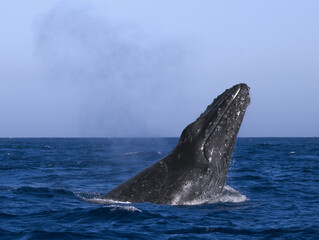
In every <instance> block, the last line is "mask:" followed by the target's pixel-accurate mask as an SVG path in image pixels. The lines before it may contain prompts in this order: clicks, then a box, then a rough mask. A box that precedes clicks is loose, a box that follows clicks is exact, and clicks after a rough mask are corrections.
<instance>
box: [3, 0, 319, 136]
mask: <svg viewBox="0 0 319 240" xmlns="http://www.w3.org/2000/svg"><path fill="white" fill-rule="evenodd" d="M318 11H319V2H318V1H316V0H313V1H294V0H285V1H280V0H267V1H266V0H265V1H256V0H251V1H235V0H234V1H211V0H210V1H209V0H206V1H186V0H184V1H182V0H176V1H169V0H162V1H155V0H134V1H132V0H131V1H129V0H116V1H105V0H104V1H102V0H100V1H97V0H91V1H88V0H87V1H85V0H81V1H80V0H70V1H57V0H46V1H43V0H30V1H22V0H20V1H17V0H11V1H2V2H1V3H0V23H1V26H0V112H1V117H0V137H112V136H123V137H127V136H160V137H162V136H179V135H180V133H181V131H182V129H183V128H184V127H185V126H186V125H187V124H189V123H190V122H192V121H194V120H195V119H196V118H197V117H198V115H199V114H200V113H201V112H202V111H204V110H205V108H206V106H207V105H208V104H210V103H211V101H212V100H213V99H214V98H215V97H216V96H217V95H218V94H220V93H221V92H223V91H224V90H225V89H226V88H229V87H231V86H232V85H234V84H236V83H240V82H245V83H247V84H248V85H249V86H250V87H251V97H252V102H251V105H250V106H249V107H248V110H247V113H246V116H245V119H244V122H243V125H242V128H241V130H240V136H242V137H245V136H248V137H250V136H253V137H268V136H275V137H281V136H288V137H293V136H296V137H306V136H319V127H318V123H319V107H318V104H319V96H318V92H319V44H318V43H319V14H318Z"/></svg>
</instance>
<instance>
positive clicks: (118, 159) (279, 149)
mask: <svg viewBox="0 0 319 240" xmlns="http://www.w3.org/2000/svg"><path fill="white" fill-rule="evenodd" d="M177 140H178V139H177V138H157V139H143V138H142V139H0V239H24V240H25V239H319V193H318V192H319V138H241V139H238V140H237V144H236V147H235V150H234V153H233V157H232V161H231V167H230V170H229V173H228V180H227V185H229V186H230V187H232V188H234V189H236V190H237V191H239V192H240V194H239V193H237V194H234V195H231V194H230V195H228V196H225V197H224V198H222V199H220V201H218V202H216V203H212V204H206V205H191V206H165V205H156V204H148V203H143V204H119V203H113V204H99V201H98V199H99V198H100V197H101V195H103V194H104V193H106V192H107V191H108V190H110V189H112V188H113V187H115V186H116V185H118V184H119V183H121V182H123V181H124V180H126V179H127V178H128V177H130V176H132V175H133V174H135V173H136V172H138V171H140V170H142V169H144V168H145V167H147V166H149V165H150V164H151V163H153V162H154V161H156V160H158V159H160V158H162V157H164V156H165V155H166V154H167V153H168V152H169V151H170V150H171V149H172V148H173V147H174V146H175V144H176V143H177Z"/></svg>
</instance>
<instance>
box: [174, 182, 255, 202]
mask: <svg viewBox="0 0 319 240" xmlns="http://www.w3.org/2000/svg"><path fill="white" fill-rule="evenodd" d="M248 200H249V199H248V198H247V197H246V196H245V195H243V194H241V193H240V192H238V191H237V190H235V189H233V188H232V187H230V186H228V185H225V186H224V189H223V191H222V193H221V194H220V195H217V196H216V195H214V196H210V195H209V194H207V195H203V196H200V197H198V198H197V199H194V200H191V201H187V202H184V203H179V204H178V205H202V204H213V203H240V202H245V201H248ZM172 205H176V204H174V203H173V204H172Z"/></svg>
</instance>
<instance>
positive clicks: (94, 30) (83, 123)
mask: <svg viewBox="0 0 319 240" xmlns="http://www.w3.org/2000/svg"><path fill="white" fill-rule="evenodd" d="M36 51H37V56H38V59H39V60H41V62H42V64H43V65H44V66H45V68H46V69H47V75H48V79H49V81H50V83H51V84H53V85H56V84H57V85H59V86H60V87H61V88H66V89H74V88H75V89H77V91H79V92H80V94H82V96H83V97H82V100H83V102H82V103H81V106H82V107H81V112H80V116H79V118H80V129H81V134H83V135H89V136H90V135H92V133H93V135H94V136H113V137H132V136H154V135H155V136H170V135H171V134H172V132H176V128H177V129H178V128H179V127H176V124H177V121H176V123H174V119H171V117H169V115H170V114H172V116H174V115H179V114H184V115H185V112H186V111H185V110H186V108H187V99H188V98H187V91H186V89H187V88H186V86H187V81H188V80H187V79H188V78H187V76H186V74H187V71H185V69H187V67H186V65H187V58H188V56H187V54H186V51H184V49H183V45H182V44H180V43H178V42H175V41H174V40H171V39H167V38H166V39H165V38H163V39H159V38H158V37H156V38H155V37H152V36H149V35H147V34H144V33H142V32H141V31H140V30H138V28H137V27H135V26H132V25H120V24H116V23H113V22H111V21H108V20H107V19H105V18H102V17H100V16H97V15H96V14H95V13H94V11H93V10H92V9H90V8H86V7H82V8H79V7H77V8H75V7H73V6H71V5H66V4H60V5H58V6H56V7H55V8H54V9H52V11H50V12H48V13H47V14H45V15H43V16H42V17H41V18H40V19H39V20H38V22H37V34H36ZM189 100H190V99H189ZM189 100H188V101H189ZM183 101H186V105H184V104H183V105H182V106H180V105H181V102H183ZM183 112H184V113H183ZM165 115H167V116H168V117H166V116H165ZM192 120H193V119H192ZM174 130H175V131H174ZM180 130H181V129H180Z"/></svg>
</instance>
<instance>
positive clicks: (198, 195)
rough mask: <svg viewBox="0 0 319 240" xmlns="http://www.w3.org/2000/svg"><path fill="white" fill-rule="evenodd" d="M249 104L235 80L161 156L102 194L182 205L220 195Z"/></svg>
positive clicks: (245, 92) (246, 92)
mask: <svg viewBox="0 0 319 240" xmlns="http://www.w3.org/2000/svg"><path fill="white" fill-rule="evenodd" d="M249 103H250V97H249V87H248V86H247V85H246V84H244V83H241V84H237V85H235V86H233V87H231V88H230V89H227V90H226V91H225V92H224V93H222V94H221V95H219V96H218V97H217V98H216V99H214V101H213V103H212V104H210V105H209V106H208V107H207V109H206V110H205V111H204V112H203V113H202V114H201V115H200V116H199V118H197V120H196V121H195V122H193V123H191V124H189V125H188V126H187V127H186V128H185V129H184V130H183V132H182V134H181V137H180V139H179V142H178V144H177V145H176V147H175V148H174V149H173V150H172V151H171V153H170V154H169V155H167V156H166V157H165V158H163V159H161V160H159V161H157V162H155V163H154V164H153V165H151V166H150V167H148V168H146V169H145V170H143V171H141V172H140V173H138V174H136V175H135V176H133V177H131V178H130V179H128V180H127V181H125V182H124V183H122V184H120V185H119V186H117V187H116V188H114V189H113V190H111V191H110V192H108V193H107V194H105V195H104V196H103V197H102V198H103V199H107V200H111V201H119V202H150V203H156V204H171V205H183V204H186V203H189V202H192V201H200V202H205V199H210V198H212V197H214V196H218V195H220V194H221V193H222V191H223V188H224V185H225V181H226V177H227V171H228V166H229V162H230V157H231V154H232V151H233V147H234V144H235V141H236V138H237V134H238V131H239V128H240V125H241V122H242V120H243V117H244V114H245V111H246V108H247V106H248V105H249Z"/></svg>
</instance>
